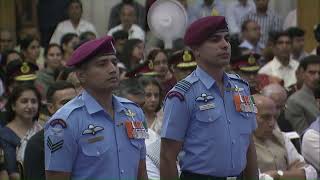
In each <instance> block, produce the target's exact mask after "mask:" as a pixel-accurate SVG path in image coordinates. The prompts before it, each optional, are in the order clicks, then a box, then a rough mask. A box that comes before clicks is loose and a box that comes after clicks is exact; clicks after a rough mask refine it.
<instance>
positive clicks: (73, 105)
mask: <svg viewBox="0 0 320 180" xmlns="http://www.w3.org/2000/svg"><path fill="white" fill-rule="evenodd" d="M83 105H84V103H83V100H82V99H81V98H80V96H78V97H76V98H74V99H72V100H71V101H69V102H68V103H67V104H65V105H64V106H63V107H62V108H60V109H59V110H58V111H57V112H56V113H55V114H54V115H53V116H52V117H51V119H63V120H67V119H68V117H69V116H70V114H71V113H72V112H73V111H74V110H76V109H78V108H79V107H82V106H83Z"/></svg>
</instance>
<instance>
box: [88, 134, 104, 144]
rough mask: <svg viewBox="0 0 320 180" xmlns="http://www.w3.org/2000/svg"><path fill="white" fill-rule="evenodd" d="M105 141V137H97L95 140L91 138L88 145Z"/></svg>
mask: <svg viewBox="0 0 320 180" xmlns="http://www.w3.org/2000/svg"><path fill="white" fill-rule="evenodd" d="M103 139H104V137H103V136H97V137H94V138H90V139H88V143H90V144H91V143H95V142H98V141H102V140H103Z"/></svg>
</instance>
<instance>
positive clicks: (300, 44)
mask: <svg viewBox="0 0 320 180" xmlns="http://www.w3.org/2000/svg"><path fill="white" fill-rule="evenodd" d="M287 31H288V33H289V36H290V38H291V42H292V51H291V59H293V60H296V61H301V59H303V58H304V57H306V56H308V55H309V54H308V53H307V52H306V51H304V34H305V32H304V30H303V29H301V28H299V27H290V28H289V29H288V30H287Z"/></svg>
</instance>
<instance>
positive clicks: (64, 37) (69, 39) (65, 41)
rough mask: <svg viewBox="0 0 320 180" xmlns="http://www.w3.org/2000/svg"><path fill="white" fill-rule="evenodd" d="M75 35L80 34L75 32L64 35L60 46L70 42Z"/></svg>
mask: <svg viewBox="0 0 320 180" xmlns="http://www.w3.org/2000/svg"><path fill="white" fill-rule="evenodd" d="M75 37H78V35H77V34H75V33H67V34H65V35H63V36H62V38H61V40H60V46H61V47H62V46H63V44H68V43H69V42H70V41H71V40H72V39H73V38H75Z"/></svg>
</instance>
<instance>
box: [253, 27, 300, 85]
mask: <svg viewBox="0 0 320 180" xmlns="http://www.w3.org/2000/svg"><path fill="white" fill-rule="evenodd" d="M273 52H274V58H273V59H272V60H271V61H270V62H268V63H267V64H266V65H264V66H263V67H262V68H261V69H260V70H259V72H258V73H259V74H266V75H269V76H275V77H278V78H280V79H282V80H283V81H284V87H285V88H286V89H288V88H289V87H290V86H291V85H293V84H295V83H296V82H297V79H296V74H295V72H296V70H297V68H298V66H299V62H297V61H295V60H292V59H290V52H291V40H290V37H289V34H288V33H287V32H285V31H284V32H278V33H276V34H275V36H274V47H273Z"/></svg>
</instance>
